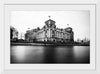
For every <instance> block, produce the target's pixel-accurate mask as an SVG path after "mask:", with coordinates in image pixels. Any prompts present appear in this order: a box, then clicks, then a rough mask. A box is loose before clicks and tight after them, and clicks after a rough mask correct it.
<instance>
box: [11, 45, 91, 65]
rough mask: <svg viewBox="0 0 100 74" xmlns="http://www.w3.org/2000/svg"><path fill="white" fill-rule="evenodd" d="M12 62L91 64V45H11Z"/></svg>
mask: <svg viewBox="0 0 100 74" xmlns="http://www.w3.org/2000/svg"><path fill="white" fill-rule="evenodd" d="M10 53H11V54H10V63H11V64H84V63H85V64H89V63H90V47H89V46H50V45H48V46H24V45H23V46H20V45H19V46H14V45H12V46H11V52H10Z"/></svg>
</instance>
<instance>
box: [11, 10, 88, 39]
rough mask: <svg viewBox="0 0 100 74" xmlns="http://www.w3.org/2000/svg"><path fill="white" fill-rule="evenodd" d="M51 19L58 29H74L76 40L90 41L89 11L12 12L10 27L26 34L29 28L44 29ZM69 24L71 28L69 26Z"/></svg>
mask: <svg viewBox="0 0 100 74" xmlns="http://www.w3.org/2000/svg"><path fill="white" fill-rule="evenodd" d="M48 16H51V17H50V18H51V19H52V20H54V21H55V22H56V27H58V28H63V29H64V28H67V27H72V28H73V31H74V39H75V40H77V39H84V38H88V39H90V35H89V34H90V12H89V11H12V12H11V17H10V25H11V26H13V27H15V28H16V29H17V30H18V32H19V33H25V32H26V30H28V28H30V29H34V28H37V27H40V28H42V27H43V26H44V25H45V23H44V22H45V21H46V20H48V19H49V17H48ZM67 24H69V26H68V25H67Z"/></svg>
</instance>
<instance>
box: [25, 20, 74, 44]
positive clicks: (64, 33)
mask: <svg viewBox="0 0 100 74" xmlns="http://www.w3.org/2000/svg"><path fill="white" fill-rule="evenodd" d="M55 23H56V22H55V21H54V20H51V19H49V20H47V21H45V25H44V26H43V27H42V28H41V29H40V28H36V29H31V30H27V32H26V34H25V39H26V40H27V41H30V42H34V41H35V40H36V41H43V42H48V41H50V42H71V41H72V42H73V41H74V32H73V30H72V28H71V27H67V28H65V29H60V28H57V27H56V25H55Z"/></svg>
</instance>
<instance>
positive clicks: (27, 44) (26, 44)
mask: <svg viewBox="0 0 100 74" xmlns="http://www.w3.org/2000/svg"><path fill="white" fill-rule="evenodd" d="M11 45H24V46H41V45H42V46H49V45H52V46H89V45H88V44H75V43H73V44H71V43H65V44H61V43H60V44H59V43H53V44H51V43H12V42H11Z"/></svg>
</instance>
